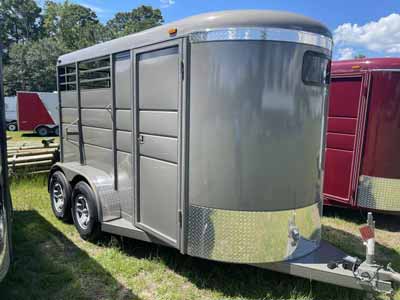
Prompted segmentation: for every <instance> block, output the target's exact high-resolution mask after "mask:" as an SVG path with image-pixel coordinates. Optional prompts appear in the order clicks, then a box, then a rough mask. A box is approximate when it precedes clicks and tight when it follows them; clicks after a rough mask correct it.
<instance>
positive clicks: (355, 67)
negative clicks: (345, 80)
mask: <svg viewBox="0 0 400 300" xmlns="http://www.w3.org/2000/svg"><path fill="white" fill-rule="evenodd" d="M351 68H352V69H353V70H359V69H361V66H351Z"/></svg>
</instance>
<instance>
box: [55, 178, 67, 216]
mask: <svg viewBox="0 0 400 300" xmlns="http://www.w3.org/2000/svg"><path fill="white" fill-rule="evenodd" d="M64 198H65V197H64V190H63V188H62V186H61V184H60V183H59V182H56V183H55V184H54V187H53V203H54V208H55V209H56V211H57V212H59V213H61V212H62V211H63V208H64Z"/></svg>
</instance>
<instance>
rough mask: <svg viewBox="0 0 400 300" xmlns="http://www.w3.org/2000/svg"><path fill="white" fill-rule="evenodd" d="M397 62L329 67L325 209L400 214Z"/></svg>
mask: <svg viewBox="0 0 400 300" xmlns="http://www.w3.org/2000/svg"><path fill="white" fill-rule="evenodd" d="M399 151H400V59H399V58H376V59H362V60H349V61H340V62H334V63H332V82H331V85H330V99H329V114H328V128H327V143H326V150H325V152H326V161H325V178H324V198H325V199H324V200H325V204H327V205H339V206H346V207H353V208H356V207H360V208H366V209H373V210H379V211H385V212H390V213H399V212H400V157H399Z"/></svg>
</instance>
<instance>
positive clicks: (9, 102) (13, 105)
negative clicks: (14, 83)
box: [4, 96, 18, 131]
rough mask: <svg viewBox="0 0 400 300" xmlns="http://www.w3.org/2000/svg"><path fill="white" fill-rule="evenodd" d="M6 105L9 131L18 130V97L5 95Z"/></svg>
mask: <svg viewBox="0 0 400 300" xmlns="http://www.w3.org/2000/svg"><path fill="white" fill-rule="evenodd" d="M4 106H5V113H6V119H5V120H6V126H7V130H9V131H17V130H18V124H17V97H16V96H11V97H4Z"/></svg>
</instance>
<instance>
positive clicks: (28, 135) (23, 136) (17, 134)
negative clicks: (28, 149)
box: [7, 131, 59, 143]
mask: <svg viewBox="0 0 400 300" xmlns="http://www.w3.org/2000/svg"><path fill="white" fill-rule="evenodd" d="M7 137H8V138H9V140H8V141H9V142H10V143H12V142H21V141H24V142H41V141H42V140H43V139H47V138H53V136H49V137H45V138H43V137H40V136H38V135H37V134H36V133H35V132H32V131H7ZM58 141H59V138H58V137H55V142H58Z"/></svg>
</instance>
